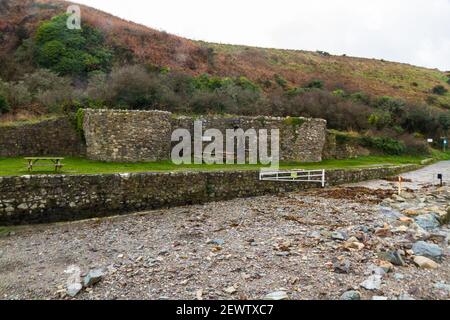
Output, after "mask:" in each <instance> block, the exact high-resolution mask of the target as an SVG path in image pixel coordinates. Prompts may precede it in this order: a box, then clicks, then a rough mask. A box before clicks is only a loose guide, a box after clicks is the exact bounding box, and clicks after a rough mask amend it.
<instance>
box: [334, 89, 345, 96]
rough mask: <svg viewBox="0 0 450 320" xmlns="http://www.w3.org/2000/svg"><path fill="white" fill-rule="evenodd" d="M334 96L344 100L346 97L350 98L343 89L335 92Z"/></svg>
mask: <svg viewBox="0 0 450 320" xmlns="http://www.w3.org/2000/svg"><path fill="white" fill-rule="evenodd" d="M333 95H335V96H338V97H342V98H345V97H347V96H348V95H347V93H346V92H345V91H344V90H342V89H337V90H334V91H333Z"/></svg>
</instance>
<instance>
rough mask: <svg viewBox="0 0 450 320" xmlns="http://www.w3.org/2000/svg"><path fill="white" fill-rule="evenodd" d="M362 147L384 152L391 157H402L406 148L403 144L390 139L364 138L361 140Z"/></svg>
mask: <svg viewBox="0 0 450 320" xmlns="http://www.w3.org/2000/svg"><path fill="white" fill-rule="evenodd" d="M360 143H361V145H362V146H364V147H367V148H371V149H376V150H379V151H382V152H383V153H386V154H390V155H400V154H402V153H405V151H406V146H405V144H404V143H403V142H401V141H398V140H395V139H392V138H389V137H371V136H363V137H361V138H360Z"/></svg>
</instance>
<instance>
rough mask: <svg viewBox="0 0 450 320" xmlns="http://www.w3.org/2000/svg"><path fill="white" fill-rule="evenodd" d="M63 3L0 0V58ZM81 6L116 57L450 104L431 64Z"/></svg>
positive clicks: (267, 85)
mask: <svg viewBox="0 0 450 320" xmlns="http://www.w3.org/2000/svg"><path fill="white" fill-rule="evenodd" d="M68 4H69V3H68V2H65V1H59V0H38V1H31V0H25V1H22V0H1V2H0V14H1V20H0V40H1V45H0V57H2V60H7V58H8V56H9V55H12V54H13V53H14V51H15V50H16V49H17V47H18V46H19V45H20V43H21V41H22V40H23V39H24V38H26V37H29V36H32V35H33V34H34V32H35V31H36V29H37V27H38V25H39V24H40V23H41V22H42V21H44V20H48V19H50V18H51V17H53V16H56V15H59V14H62V13H64V12H65V9H66V7H67V6H68ZM81 7H82V15H83V23H87V24H89V25H92V26H94V27H95V28H98V29H100V30H101V31H102V33H103V34H104V35H105V38H106V43H107V44H108V46H110V47H111V48H114V49H115V50H116V52H121V53H122V54H121V58H122V60H123V61H124V62H125V61H135V62H141V63H150V64H153V65H157V66H163V67H169V68H171V69H172V70H180V71H183V72H186V73H188V74H191V75H200V74H203V73H209V74H211V75H217V76H222V77H224V76H246V77H247V78H248V79H250V80H252V81H254V82H255V83H258V84H261V85H262V86H263V87H264V90H265V91H269V92H270V91H271V90H273V89H274V88H276V79H277V78H282V79H285V80H286V81H287V84H288V85H289V86H291V87H301V86H303V85H305V83H308V82H310V81H311V80H314V79H320V80H322V81H323V83H324V86H325V88H326V89H327V90H329V91H332V90H335V89H344V90H346V91H348V92H357V91H360V92H364V93H366V94H368V95H371V96H391V97H398V98H402V99H405V100H407V101H410V102H415V103H419V102H426V103H428V104H432V105H435V106H436V107H439V108H448V109H450V93H448V92H447V93H445V94H444V95H434V94H433V93H432V89H433V88H434V87H435V86H438V85H442V86H444V87H445V88H447V89H450V85H449V84H448V83H447V81H448V78H447V76H448V73H447V74H446V73H445V72H442V71H439V70H433V69H426V68H421V67H416V66H411V65H407V64H400V63H393V62H387V61H380V60H374V59H364V58H353V57H347V56H332V55H328V54H327V53H325V52H306V51H292V50H277V49H264V48H253V47H244V46H233V45H223V44H211V43H205V42H195V41H191V40H188V39H184V38H180V37H177V36H173V35H170V34H167V33H165V32H161V31H157V30H154V29H150V28H147V27H144V26H141V25H138V24H135V23H132V22H129V21H124V20H122V19H119V18H117V17H114V16H111V15H109V14H106V13H104V12H100V11H98V10H95V9H92V8H89V7H85V6H81ZM148 23H149V24H151V21H149V22H148ZM13 73H14V72H12V75H11V77H13Z"/></svg>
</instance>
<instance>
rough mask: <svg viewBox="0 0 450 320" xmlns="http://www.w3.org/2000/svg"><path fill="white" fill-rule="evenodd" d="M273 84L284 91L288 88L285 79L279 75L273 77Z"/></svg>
mask: <svg viewBox="0 0 450 320" xmlns="http://www.w3.org/2000/svg"><path fill="white" fill-rule="evenodd" d="M275 82H276V83H277V84H278V85H279V86H280V87H281V88H283V89H284V90H286V89H287V87H288V82H287V80H286V79H284V78H283V77H282V76H280V75H279V74H276V75H275Z"/></svg>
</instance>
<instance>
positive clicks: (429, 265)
mask: <svg viewBox="0 0 450 320" xmlns="http://www.w3.org/2000/svg"><path fill="white" fill-rule="evenodd" d="M414 263H415V264H416V265H417V266H418V267H420V268H423V269H437V268H438V267H439V265H438V264H437V263H436V262H434V261H433V260H431V259H428V258H427V257H422V256H416V257H414Z"/></svg>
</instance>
